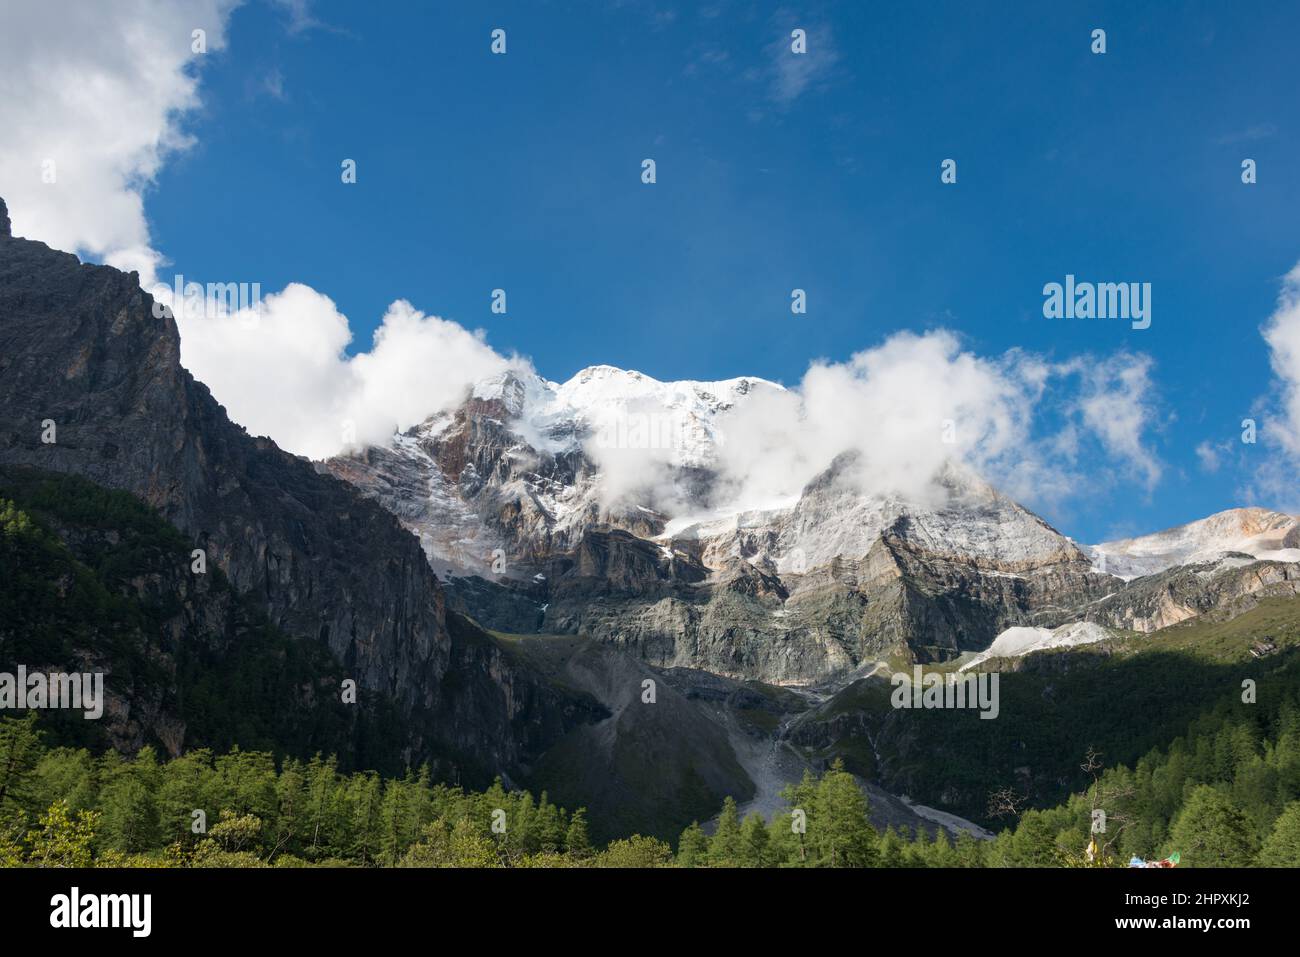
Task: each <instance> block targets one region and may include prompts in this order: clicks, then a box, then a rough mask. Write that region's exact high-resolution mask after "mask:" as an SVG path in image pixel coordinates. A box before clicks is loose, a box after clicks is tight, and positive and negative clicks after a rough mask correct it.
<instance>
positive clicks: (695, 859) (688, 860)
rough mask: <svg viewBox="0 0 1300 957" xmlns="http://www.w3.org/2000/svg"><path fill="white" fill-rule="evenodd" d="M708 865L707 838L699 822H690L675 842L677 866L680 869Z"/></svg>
mask: <svg viewBox="0 0 1300 957" xmlns="http://www.w3.org/2000/svg"><path fill="white" fill-rule="evenodd" d="M708 863H709V837H708V835H707V834H705V833H704V828H702V827H700V822H699V821H692V822H691V825H690V827H688V828H686V830H684V831H682V836H681V837H680V838H679V839H678V841H677V864H678V866H680V867H707V866H708Z"/></svg>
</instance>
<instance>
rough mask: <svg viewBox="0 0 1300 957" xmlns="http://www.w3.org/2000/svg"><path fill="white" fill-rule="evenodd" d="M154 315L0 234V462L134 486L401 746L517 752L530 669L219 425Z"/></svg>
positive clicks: (298, 466)
mask: <svg viewBox="0 0 1300 957" xmlns="http://www.w3.org/2000/svg"><path fill="white" fill-rule="evenodd" d="M6 232H7V231H6ZM155 311H156V310H155V308H154V302H153V299H152V297H150V296H149V295H148V294H146V293H144V292H143V291H142V290H141V289H140V287H139V278H138V276H136V275H135V274H134V273H131V274H126V273H122V272H120V271H118V270H116V269H112V268H109V267H105V266H93V265H86V264H82V263H80V262H79V261H78V260H77V258H76V257H75V256H72V255H69V254H67V253H62V252H58V251H55V250H51V249H50V248H48V247H47V246H45V245H44V244H42V243H38V242H31V241H27V240H19V239H14V238H12V237H9V236H8V235H5V236H4V237H0V465H21V466H31V467H35V468H39V469H44V470H49V471H53V472H63V473H73V474H77V475H81V476H84V477H86V478H88V479H90V480H92V481H94V482H95V483H97V484H99V485H102V486H105V487H108V488H114V489H122V490H126V491H129V492H131V493H133V494H135V495H136V496H138V497H139V498H140V499H142V500H143V501H144V502H146V503H147V504H148V505H150V506H152V507H153V508H154V509H156V510H157V511H158V513H159V514H160V515H162V516H163V517H164V518H165V519H166V520H167V521H168V522H170V523H172V524H173V525H175V526H176V527H177V528H178V529H180V530H182V531H183V532H184V533H185V534H186V535H187V536H189V537H190V539H191V540H192V542H193V543H194V545H195V547H200V548H202V549H204V550H205V551H206V553H207V560H208V561H209V562H211V563H213V564H215V565H216V566H218V567H220V568H221V569H222V570H223V571H224V573H225V574H226V576H227V577H228V578H229V580H230V582H231V583H232V584H233V586H234V588H235V589H236V590H237V591H238V592H239V593H241V594H244V595H248V596H252V598H253V599H254V600H255V601H256V602H257V604H258V606H259V607H261V608H262V609H264V611H265V613H266V615H267V617H268V619H269V620H270V622H271V623H272V624H273V625H274V626H275V627H277V628H279V629H281V630H282V631H284V632H285V633H286V634H289V635H291V636H294V637H298V638H302V639H304V640H310V641H314V642H318V643H320V644H321V645H322V646H324V647H326V648H328V649H329V651H330V652H331V654H332V655H333V656H334V657H335V658H336V659H337V660H338V661H339V662H340V663H341V664H342V665H343V666H344V668H345V669H346V671H347V673H348V675H349V676H351V677H353V678H354V679H355V680H356V681H357V683H358V685H359V686H360V687H361V688H362V689H363V690H364V691H367V692H371V693H374V694H377V695H380V696H382V697H383V698H385V699H386V700H389V701H391V702H392V703H393V704H394V706H395V707H396V708H397V709H398V710H399V713H401V714H404V715H407V716H408V717H410V718H411V719H412V720H411V721H410V722H409V723H408V726H407V727H405V728H404V729H403V730H402V733H404V734H406V735H408V736H409V740H410V742H411V748H412V757H413V758H415V759H418V758H419V757H420V756H421V754H429V753H433V752H435V751H437V750H438V749H439V748H441V747H443V746H456V747H459V748H463V749H465V750H467V751H468V750H470V748H469V745H471V744H482V745H483V748H482V749H481V752H480V753H483V754H488V755H491V760H492V762H494V763H495V764H496V765H497V766H499V767H501V768H503V769H508V768H509V767H511V766H513V765H517V764H521V763H524V762H526V761H527V760H528V759H529V758H530V756H531V755H530V753H529V752H530V750H531V749H533V748H534V747H537V746H540V745H541V744H542V743H543V742H544V739H545V737H546V735H545V734H544V733H540V732H539V731H538V728H540V727H548V728H552V729H553V726H551V725H539V726H537V727H534V726H532V725H531V724H530V725H529V726H528V727H527V728H522V729H521V728H518V727H516V726H515V725H516V723H517V722H520V721H523V722H524V723H525V724H528V722H530V721H531V720H532V719H533V718H535V717H536V715H535V714H534V712H533V711H531V710H530V709H529V708H528V707H526V706H522V710H521V706H519V704H518V703H519V702H520V700H522V699H524V698H527V695H521V694H520V689H519V684H520V682H527V681H528V680H529V678H528V676H527V675H513V674H512V675H507V674H506V673H505V671H503V669H505V666H504V665H501V664H500V662H499V661H498V660H497V659H496V658H494V657H493V655H491V654H490V649H488V648H487V646H485V645H483V643H481V642H478V643H474V644H473V645H472V647H468V648H458V647H457V646H456V641H455V636H454V635H452V634H451V633H449V630H448V626H447V612H446V608H445V598H444V594H443V591H442V589H441V588H440V587H439V585H438V583H437V580H436V578H435V576H434V574H433V571H432V570H431V568H430V567H429V564H428V561H427V560H426V558H425V555H424V553H423V552H422V551H421V548H420V545H419V542H418V541H417V540H416V538H414V537H413V536H412V535H411V534H410V533H409V532H408V531H405V530H404V529H403V528H402V527H401V526H400V525H399V524H398V522H397V521H396V520H395V519H394V518H393V515H392V514H391V513H390V512H389V511H388V510H386V509H384V508H383V507H381V506H380V505H379V504H378V503H376V502H374V501H371V500H367V499H365V498H362V497H361V496H358V495H357V494H356V493H355V491H354V489H353V488H352V487H351V486H349V485H348V484H346V483H344V482H341V481H339V480H338V479H337V478H335V477H333V476H331V475H328V474H323V473H321V472H319V471H317V469H315V468H314V467H313V466H312V465H311V463H309V462H307V461H306V460H303V459H300V458H297V457H295V456H292V455H289V454H287V453H285V452H283V451H281V450H280V449H279V448H277V447H276V445H275V444H274V443H273V442H271V441H270V440H268V439H265V438H256V437H252V436H249V435H248V434H247V433H246V432H245V431H244V430H243V429H242V428H240V427H239V426H237V425H235V424H234V423H232V422H231V421H230V420H229V419H228V418H227V416H226V414H225V411H224V409H223V408H222V407H221V406H220V405H219V404H218V403H217V402H216V401H215V400H214V399H213V397H212V395H211V393H210V392H209V391H208V389H207V388H206V387H205V386H204V385H203V384H202V383H199V382H197V381H195V380H194V379H193V377H192V376H190V374H189V373H188V372H187V371H185V370H184V369H183V368H182V367H181V365H180V361H179V346H180V343H179V337H178V333H177V329H176V325H175V322H174V321H173V320H172V318H171V316H170V314H167V313H165V312H164V314H162V315H161V316H158V315H155ZM212 321H221V320H219V319H214V320H212ZM494 669H495V671H494ZM506 670H508V669H506ZM462 705H463V707H462ZM493 708H495V709H496V710H495V711H493V710H492V709H493ZM489 712H491V715H492V720H490V721H486V720H485V718H486V717H487V716H488V714H489ZM434 715H437V716H438V723H437V724H433V723H432V716H434ZM516 732H518V733H516ZM475 750H478V749H475Z"/></svg>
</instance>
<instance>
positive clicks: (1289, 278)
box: [1263, 263, 1300, 458]
mask: <svg viewBox="0 0 1300 957" xmlns="http://www.w3.org/2000/svg"><path fill="white" fill-rule="evenodd" d="M1263 334H1264V341H1265V342H1267V343H1268V349H1269V361H1270V363H1271V365H1272V367H1273V373H1274V375H1276V376H1277V388H1278V392H1279V394H1280V398H1279V401H1280V407H1279V409H1278V410H1277V412H1276V413H1275V414H1274V415H1273V416H1271V417H1270V420H1269V423H1268V426H1267V427H1266V429H1265V431H1266V433H1267V434H1268V435H1269V436H1271V437H1272V438H1274V439H1276V440H1277V441H1278V442H1279V443H1280V444H1281V446H1282V448H1283V449H1284V450H1285V451H1286V453H1287V454H1288V455H1289V456H1291V457H1292V458H1300V263H1297V264H1296V266H1295V267H1294V268H1293V269H1292V270H1291V271H1290V272H1289V273H1287V275H1286V277H1285V278H1284V279H1283V281H1282V293H1281V296H1280V297H1279V299H1278V306H1277V310H1276V311H1275V312H1274V313H1273V315H1272V317H1271V318H1270V319H1269V321H1268V323H1267V324H1266V325H1265V326H1264V330H1263Z"/></svg>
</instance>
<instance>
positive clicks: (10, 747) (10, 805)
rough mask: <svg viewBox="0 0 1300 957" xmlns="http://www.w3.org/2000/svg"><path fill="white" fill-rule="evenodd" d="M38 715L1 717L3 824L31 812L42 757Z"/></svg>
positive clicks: (0, 817) (0, 808) (0, 801)
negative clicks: (37, 723) (36, 772)
mask: <svg viewBox="0 0 1300 957" xmlns="http://www.w3.org/2000/svg"><path fill="white" fill-rule="evenodd" d="M41 750H42V749H41V740H40V734H39V733H38V732H37V730H36V712H35V711H29V712H27V714H26V715H24V716H23V717H21V718H0V821H4V820H7V819H12V818H13V817H16V816H17V815H18V814H21V813H25V812H27V811H32V810H34V808H33V807H32V804H31V801H32V793H31V791H32V785H33V781H32V771H33V770H34V769H35V768H36V763H37V761H39V760H40V757H41Z"/></svg>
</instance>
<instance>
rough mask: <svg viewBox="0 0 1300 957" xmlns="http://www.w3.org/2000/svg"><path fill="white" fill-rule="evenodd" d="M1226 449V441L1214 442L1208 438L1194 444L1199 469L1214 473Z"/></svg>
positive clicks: (1217, 469)
mask: <svg viewBox="0 0 1300 957" xmlns="http://www.w3.org/2000/svg"><path fill="white" fill-rule="evenodd" d="M1226 451H1228V448H1227V443H1217V444H1216V443H1214V442H1211V441H1209V440H1208V439H1207V440H1205V441H1204V442H1202V443H1201V444H1200V445H1198V446H1196V458H1197V459H1198V460H1199V461H1200V463H1201V470H1202V471H1205V472H1210V473H1214V472H1217V471H1219V466H1220V465H1221V464H1222V457H1223V453H1224V452H1226Z"/></svg>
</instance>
